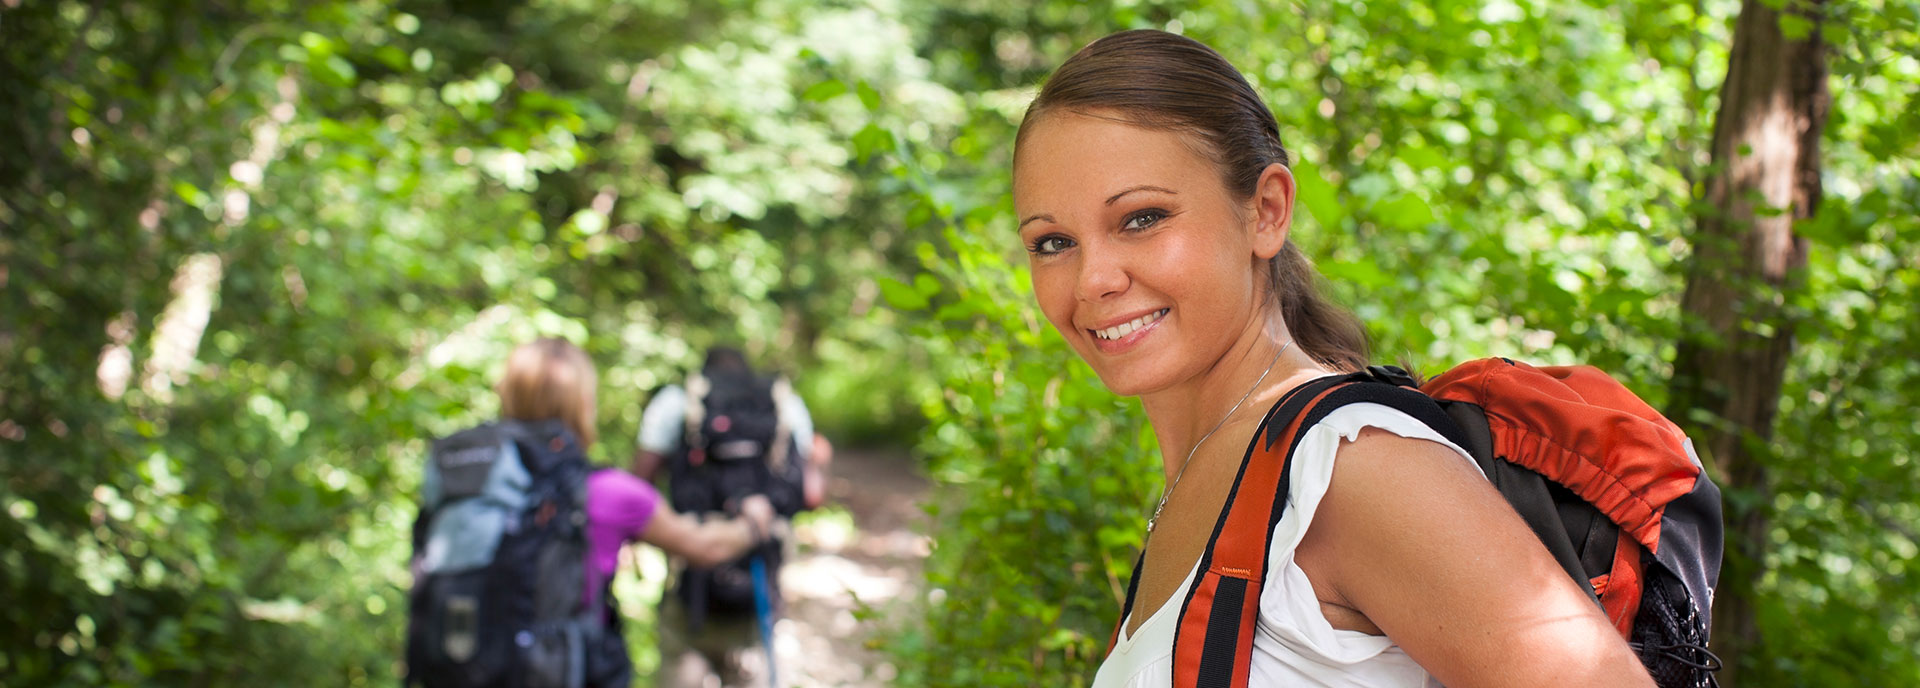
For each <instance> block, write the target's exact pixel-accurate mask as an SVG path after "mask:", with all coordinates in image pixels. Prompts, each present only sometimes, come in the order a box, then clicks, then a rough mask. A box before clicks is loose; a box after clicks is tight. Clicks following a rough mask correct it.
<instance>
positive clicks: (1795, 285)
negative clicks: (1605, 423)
mask: <svg viewBox="0 0 1920 688" xmlns="http://www.w3.org/2000/svg"><path fill="white" fill-rule="evenodd" d="M1825 10H1826V7H1825V0H1787V4H1786V6H1785V8H1784V9H1781V10H1776V9H1773V8H1771V7H1769V6H1768V4H1767V3H1766V2H1764V1H1762V0H1746V1H1745V2H1744V3H1743V5H1742V7H1741V9H1740V18H1739V20H1738V23H1737V24H1736V25H1735V27H1734V34H1733V50H1732V54H1731V55H1730V57H1729V59H1728V63H1727V79H1726V82H1725V84H1724V85H1723V86H1722V87H1721V94H1720V112H1719V115H1718V117H1717V118H1716V119H1715V120H1714V132H1713V153H1712V155H1713V165H1712V170H1711V172H1710V174H1709V176H1708V177H1707V179H1706V188H1705V198H1704V199H1703V200H1704V201H1705V208H1703V211H1702V212H1701V214H1700V215H1699V217H1698V218H1697V227H1696V234H1695V237H1694V241H1693V243H1694V251H1693V256H1692V258H1691V259H1690V262H1689V264H1688V266H1687V286H1686V291H1685V293H1684V295H1683V296H1682V298H1681V313H1682V315H1681V317H1682V319H1683V321H1684V324H1685V327H1684V328H1683V333H1682V335H1681V338H1680V341H1679V342H1678V346H1677V350H1676V354H1675V356H1674V377H1673V381H1672V385H1671V392H1672V394H1671V402H1670V403H1671V406H1670V408H1669V409H1668V411H1669V413H1668V415H1669V416H1671V417H1673V418H1675V419H1678V420H1680V422H1681V423H1682V424H1683V425H1685V426H1686V427H1687V429H1688V432H1689V433H1690V434H1691V435H1692V436H1693V437H1694V438H1695V440H1696V441H1697V442H1699V448H1700V449H1701V450H1703V451H1702V453H1703V454H1704V455H1705V456H1706V457H1708V461H1709V463H1710V464H1711V467H1712V469H1714V470H1713V472H1714V474H1715V475H1716V476H1717V477H1718V479H1719V481H1720V483H1721V485H1722V487H1723V488H1724V489H1725V490H1726V492H1727V494H1728V495H1729V497H1730V499H1729V500H1728V504H1727V512H1726V513H1727V543H1726V544H1727V557H1726V562H1725V567H1724V568H1723V569H1722V571H1721V575H1720V583H1719V588H1718V591H1717V593H1716V594H1715V599H1714V613H1713V629H1712V634H1713V635H1712V646H1713V649H1714V651H1715V652H1717V653H1719V655H1720V657H1721V658H1722V659H1724V660H1726V662H1727V665H1728V666H1727V669H1725V670H1724V671H1723V672H1722V674H1721V681H1722V683H1723V684H1724V685H1729V686H1734V685H1740V681H1739V679H1738V675H1739V672H1740V667H1741V666H1742V665H1744V666H1746V667H1747V668H1750V669H1751V668H1757V667H1756V665H1755V664H1754V661H1755V659H1754V658H1755V657H1756V656H1757V655H1756V652H1757V651H1758V649H1759V648H1760V647H1761V638H1760V632H1759V628H1758V626H1757V624H1756V623H1755V614H1754V611H1755V610H1754V591H1755V584H1756V582H1757V581H1758V580H1759V579H1760V576H1761V574H1762V573H1763V572H1764V567H1765V553H1766V546H1767V541H1768V539H1767V529H1768V521H1767V509H1768V505H1769V504H1770V503H1771V501H1772V500H1771V496H1772V495H1771V491H1770V488H1769V485H1768V483H1767V480H1768V478H1767V471H1766V465H1765V462H1764V459H1765V456H1766V452H1765V444H1766V441H1767V440H1768V439H1769V438H1770V437H1771V436H1772V434H1773V421H1774V415H1775V411H1776V410H1777V409H1778V408H1779V402H1780V389H1781V383H1782V381H1783V380H1784V379H1785V376H1786V369H1787V363H1788V362H1789V359H1790V358H1791V356H1792V353H1793V330H1794V322H1793V315H1792V313H1791V312H1790V311H1789V309H1788V307H1787V304H1788V303H1789V302H1790V301H1791V300H1792V299H1791V297H1792V295H1793V294H1794V293H1796V292H1797V291H1798V290H1799V289H1800V288H1801V282H1802V278H1801V275H1800V272H1801V270H1800V269H1801V268H1803V267H1804V266H1805V265H1806V260H1807V244H1806V240H1805V239H1804V238H1801V237H1799V236H1796V235H1795V234H1794V233H1793V222H1794V221H1796V220H1805V219H1808V218H1811V217H1813V214H1814V212H1815V211H1816V210H1817V209H1818V208H1819V204H1820V195H1821V188H1820V137H1821V133H1822V131H1823V130H1824V129H1825V128H1826V121H1827V108H1828V104H1829V96H1828V92H1827V64H1826V50H1827V48H1826V46H1825V45H1824V43H1823V42H1822V40H1821V38H1820V26H1821V20H1822V17H1823V16H1824V14H1825ZM1783 15H1788V16H1789V19H1788V21H1789V22H1792V23H1794V24H1795V25H1796V26H1797V27H1805V26H1807V23H1810V24H1811V26H1812V28H1811V30H1810V31H1804V33H1805V34H1806V35H1804V36H1800V37H1797V38H1796V37H1789V36H1787V35H1786V34H1785V33H1783V31H1782V27H1781V19H1782V16H1783ZM1796 33H1802V32H1800V31H1796Z"/></svg>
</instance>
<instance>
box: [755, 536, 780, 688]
mask: <svg viewBox="0 0 1920 688" xmlns="http://www.w3.org/2000/svg"><path fill="white" fill-rule="evenodd" d="M752 566H753V612H754V614H753V618H754V620H755V621H758V622H759V625H760V644H761V646H763V647H765V648H766V649H767V686H768V688H779V687H780V672H779V670H778V669H777V668H775V667H774V665H773V591H772V589H771V588H769V587H767V562H766V558H765V557H764V556H762V555H759V554H755V555H753V559H752Z"/></svg>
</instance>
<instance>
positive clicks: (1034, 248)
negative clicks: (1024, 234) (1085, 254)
mask: <svg viewBox="0 0 1920 688" xmlns="http://www.w3.org/2000/svg"><path fill="white" fill-rule="evenodd" d="M1070 248H1073V240H1072V239H1068V238H1066V237H1063V236H1059V235H1057V234H1056V235H1048V236H1043V237H1040V238H1038V239H1034V240H1033V243H1032V244H1028V245H1027V252H1028V253H1032V254H1034V255H1037V256H1050V255H1053V254H1055V253H1059V252H1061V251H1065V250H1067V249H1070Z"/></svg>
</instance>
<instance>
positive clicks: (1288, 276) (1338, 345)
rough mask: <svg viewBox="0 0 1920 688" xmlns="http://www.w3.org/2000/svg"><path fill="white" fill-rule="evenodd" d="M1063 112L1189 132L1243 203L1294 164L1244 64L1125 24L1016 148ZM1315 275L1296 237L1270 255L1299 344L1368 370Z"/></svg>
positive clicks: (1039, 104) (1353, 329) (1354, 322)
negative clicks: (1271, 174) (1271, 173)
mask: <svg viewBox="0 0 1920 688" xmlns="http://www.w3.org/2000/svg"><path fill="white" fill-rule="evenodd" d="M1056 109H1057V110H1066V111H1069V112H1076V113H1080V114H1093V115H1096V116H1114V117H1118V118H1119V119H1121V120H1122V121H1125V122H1127V123H1129V124H1134V125H1138V126H1142V127H1150V128H1156V129H1167V130H1172V131H1176V132H1180V133H1184V134H1187V135H1189V136H1191V137H1192V138H1193V139H1194V140H1195V141H1197V142H1198V143H1199V144H1201V145H1200V148H1201V149H1202V150H1203V151H1204V152H1205V153H1206V154H1207V155H1208V156H1209V157H1211V158H1212V159H1213V162H1214V164H1215V166H1216V167H1218V168H1219V170H1220V177H1221V181H1222V182H1223V183H1225V184H1226V186H1227V190H1228V191H1229V192H1230V193H1231V194H1232V195H1233V196H1234V198H1236V199H1239V200H1242V201H1244V200H1247V199H1250V198H1252V197H1253V192H1254V187H1255V185H1256V184H1258V183H1259V181H1260V175H1261V173H1262V172H1264V171H1265V170H1266V169H1267V166H1268V165H1271V164H1274V163H1279V164H1281V165H1286V164H1288V163H1287V149H1286V148H1285V147H1283V146H1282V145H1281V144H1280V124H1279V122H1278V121H1276V120H1275V119H1274V117H1273V111H1271V110H1268V109H1267V105H1266V103H1265V102H1263V101H1261V100H1260V96H1259V94H1257V93H1255V92H1254V90H1253V86H1251V85H1249V84H1248V83H1247V80H1246V78H1245V77H1242V76H1241V75H1240V71H1239V70H1237V69H1234V67H1233V65H1232V64H1231V63H1229V62H1227V59H1226V58H1224V57H1221V56H1220V53H1217V52H1214V50H1213V49H1212V48H1209V47H1207V46H1206V45H1205V44H1203V43H1201V42H1199V41H1196V40H1193V39H1191V38H1187V37H1185V36H1180V35H1176V34H1171V33H1167V32H1165V31H1154V30H1151V29H1141V30H1135V31H1122V32H1120V33H1116V34H1112V35H1109V36H1107V37H1105V38H1101V39H1100V40H1097V41H1094V42H1092V43H1090V44H1088V45H1087V47H1085V48H1081V49H1080V52H1078V53H1075V54H1074V55H1073V57H1071V58H1068V59H1067V61H1066V62H1065V63H1064V64H1061V65H1060V68H1059V69H1057V70H1054V72H1053V76H1052V77H1051V78H1049V79H1047V83H1046V85H1045V86H1044V87H1042V88H1041V89H1040V95H1039V96H1038V97H1036V98H1034V100H1033V104H1032V105H1029V106H1027V114H1026V117H1025V119H1023V120H1021V122H1020V131H1019V134H1018V135H1017V136H1016V137H1015V139H1014V146H1015V149H1016V150H1018V147H1019V143H1020V141H1022V140H1024V139H1025V138H1026V135H1027V130H1028V127H1029V126H1030V125H1031V124H1033V122H1034V121H1036V120H1038V119H1039V117H1040V116H1041V115H1043V114H1045V113H1047V112H1049V111H1052V110H1056ZM1015 157H1016V159H1017V158H1018V155H1017V153H1016V156H1015ZM1318 276H1319V274H1318V273H1316V272H1314V269H1313V264H1312V263H1311V262H1309V261H1308V260H1307V257H1306V255H1305V254H1302V253H1301V252H1300V249H1299V247H1297V246H1295V245H1294V243H1293V241H1292V240H1291V239H1289V240H1288V241H1287V242H1286V245H1285V246H1283V247H1282V248H1281V250H1280V253H1279V254H1278V255H1275V256H1274V257H1273V259H1272V260H1269V261H1267V286H1268V287H1269V293H1270V294H1272V296H1273V299H1274V301H1275V302H1276V303H1277V304H1278V306H1279V308H1280V317H1281V318H1282V319H1283V320H1284V321H1285V322H1286V324H1287V329H1288V330H1289V331H1291V332H1292V333H1293V338H1294V341H1295V342H1297V343H1298V344H1299V345H1300V348H1301V349H1302V350H1304V351H1306V352H1307V353H1308V354H1310V355H1312V356H1313V357H1314V358H1316V359H1318V360H1319V361H1320V362H1322V363H1324V364H1327V365H1330V366H1332V367H1335V368H1339V369H1345V370H1359V369H1361V368H1365V367H1366V366H1367V337H1366V331H1365V330H1363V329H1362V328H1361V327H1360V321H1359V320H1358V319H1356V318H1354V316H1353V314H1352V313H1349V312H1347V311H1346V310H1345V309H1343V308H1341V307H1339V306H1338V305H1335V304H1334V303H1333V302H1332V301H1330V300H1328V299H1327V298H1326V297H1325V296H1324V295H1322V294H1321V293H1320V289H1319V287H1318V285H1317V284H1316V282H1315V278H1316V277H1318Z"/></svg>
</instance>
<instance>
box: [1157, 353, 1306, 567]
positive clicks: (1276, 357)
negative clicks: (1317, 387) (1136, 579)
mask: <svg viewBox="0 0 1920 688" xmlns="http://www.w3.org/2000/svg"><path fill="white" fill-rule="evenodd" d="M1290 346H1293V340H1291V339H1289V340H1287V343H1285V344H1281V345H1280V350H1279V351H1275V352H1273V360H1271V361H1267V369H1266V370H1263V371H1260V379H1258V380H1254V381H1253V386H1252V387H1248V388H1247V393H1246V394H1242V395H1240V400H1239V401H1236V402H1233V408H1230V409H1227V415H1224V416H1221V417H1220V422H1218V423H1214V424H1213V429H1212V430H1208V431H1207V434H1205V435H1201V436H1200V441H1199V442H1195V443H1193V448H1192V449H1188V450H1187V458H1186V460H1184V461H1181V462H1180V470H1179V471H1177V472H1175V473H1174V474H1173V482H1171V483H1167V491H1166V492H1162V493H1160V504H1159V506H1155V507H1153V517H1151V518H1148V519H1147V535H1153V527H1154V526H1155V525H1156V524H1158V523H1160V512H1161V511H1162V510H1165V509H1166V508H1167V498H1168V497H1172V496H1173V488H1175V487H1179V486H1180V478H1181V476H1184V475H1186V474H1187V465H1188V464H1191V463H1193V455H1194V453H1196V452H1198V451H1200V445H1202V444H1206V443H1207V438H1209V437H1212V436H1213V433H1215V432H1219V431H1220V428H1221V427H1222V426H1224V425H1226V424H1227V419H1228V418H1232V417H1233V412H1234V411H1238V410H1240V405H1241V404H1244V403H1247V398H1248V397H1251V396H1253V390H1256V389H1260V383H1262V382H1265V381H1266V380H1267V373H1271V372H1273V364H1275V363H1279V362H1280V354H1284V353H1286V352H1287V347H1290Z"/></svg>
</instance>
